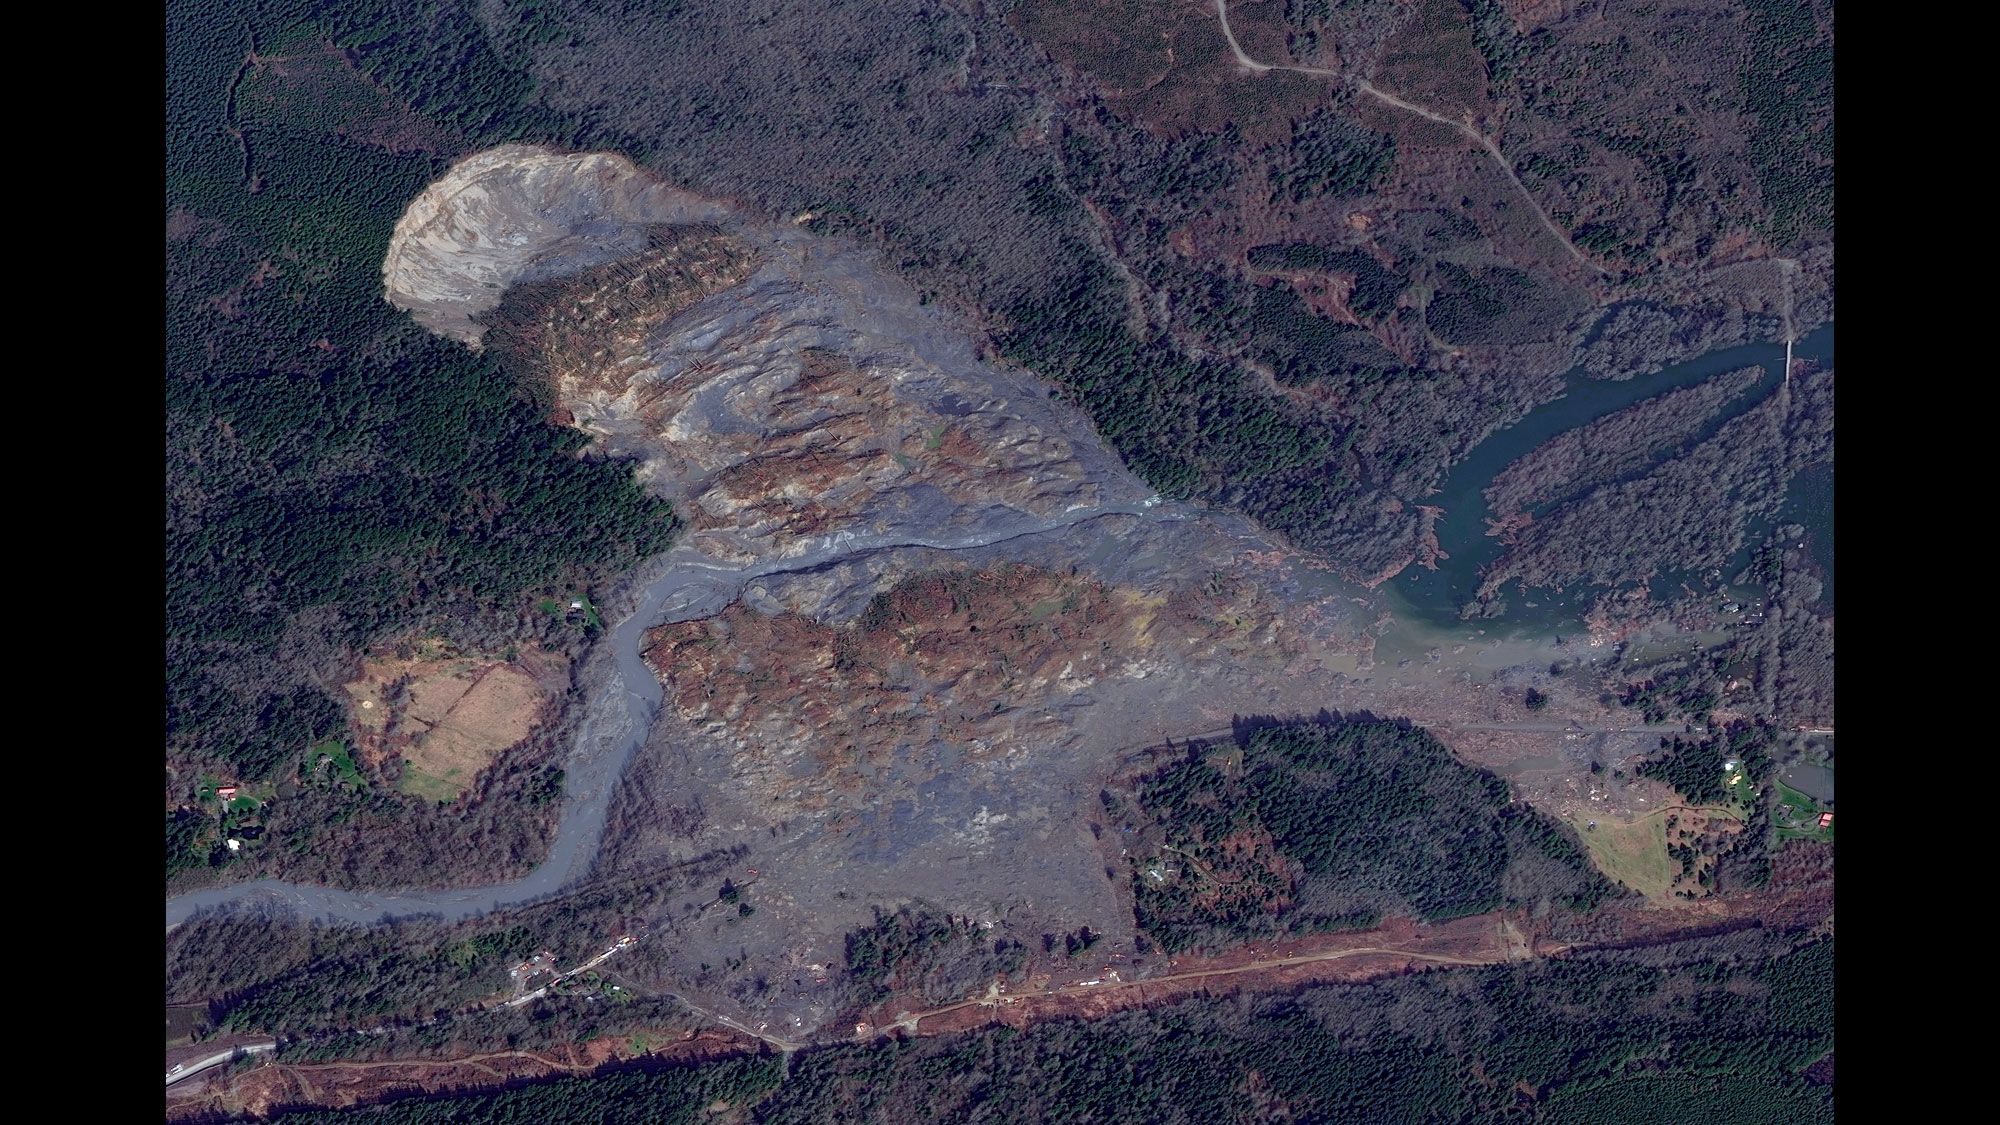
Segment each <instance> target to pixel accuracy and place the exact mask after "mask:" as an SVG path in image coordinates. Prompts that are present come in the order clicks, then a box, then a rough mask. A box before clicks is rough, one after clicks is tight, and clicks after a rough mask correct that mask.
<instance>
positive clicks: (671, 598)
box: [167, 497, 1196, 929]
mask: <svg viewBox="0 0 2000 1125" xmlns="http://www.w3.org/2000/svg"><path fill="white" fill-rule="evenodd" d="M1194 514H1196V513H1195V512H1194V510H1192V509H1190V508H1187V507H1184V506H1182V505H1178V504H1168V503H1163V502H1161V501H1160V499H1159V498H1158V497H1151V498H1148V499H1146V500H1143V501H1139V502H1136V503H1127V504H1106V505H1102V506H1099V507H1094V508H1089V509H1082V510H1078V511H1072V512H1067V513H1064V514H1062V515H1060V516H1057V517H1054V518H1041V517H1033V516H1029V517H1025V518H1021V519H1015V520H1009V521H1007V522H1005V523H1003V524H1001V525H999V526H997V527H990V528H987V529H984V530H983V531H981V532H977V533H966V534H963V535H960V536H955V537H944V538H940V537H926V536H922V535H903V536H893V537H892V536H872V537H863V536H856V535H854V533H852V532H845V531H843V532H836V533H834V534H833V535H830V536H827V537H825V538H824V539H822V540H820V541H819V542H817V543H816V544H815V545H814V547H813V549H811V550H808V551H806V552H804V553H802V554H799V555H795V556H790V557H786V558H783V559H778V560H773V561H768V562H765V563H762V564H759V565H756V566H751V567H743V568H735V567H728V566H723V565H719V564H717V563H714V562H711V561H709V560H707V559H704V558H701V557H699V556H697V555H695V554H694V553H693V552H692V551H690V550H688V549H686V548H685V547H676V548H675V549H673V550H671V551H668V552H667V554H666V555H665V556H663V557H662V558H661V559H659V560H656V562H655V563H654V564H652V565H653V566H654V567H655V568H657V569H658V570H659V573H658V575H657V576H656V577H653V578H651V579H650V580H646V579H643V578H642V579H641V581H642V583H643V585H641V586H640V588H639V592H638V594H637V596H636V597H633V596H632V595H629V594H628V595H626V597H625V598H624V599H622V600H623V601H624V602H626V603H627V604H629V605H630V608H629V609H627V610H626V611H625V612H624V616H623V617H622V618H621V619H620V620H619V622H618V624H617V625H616V626H614V627H613V628H612V630H611V632H610V634H609V635H608V637H607V638H606V640H605V642H604V643H601V644H599V645H597V646H595V647H594V648H593V650H592V652H591V654H590V656H589V657H588V658H587V659H586V665H585V668H584V672H583V675H582V682H584V683H587V684H594V685H597V686H596V688H595V689H594V690H593V691H592V693H591V694H590V696H589V697H588V702H587V704H586V710H585V712H584V717H583V722H582V725H581V727H580V729H579V733H578V735H577V745H576V749H575V750H574V751H572V752H571V754H570V757H569V759H568V760H567V761H565V762H564V763H563V767H564V780H563V815H562V821H561V823H560V824H559V825H558V826H557V829H556V837H555V842H554V843H553V844H552V845H551V846H550V848H549V857H548V859H546V860H544V861H543V862H542V864H541V866H539V867H537V868H535V869H534V870H533V871H531V872H529V873H528V874H527V875H525V876H523V877H522V878H520V879H517V880H515V881H513V882H511V883H497V884H490V885H487V886H480V887H466V888H460V889H456V890H436V891H422V890H409V891H393V892H392V891H345V890H339V889H336V888H332V887H316V886H308V885H302V884H297V883H287V882H282V881H279V880H275V879H259V880H256V881H254V882H248V883H233V884H230V885H228V886H224V887H214V888H210V889H208V890H202V891H193V892H190V893H188V894H183V895H177V896H175V897H173V898H169V899H168V900H167V928H169V929H172V928H173V927H174V926H177V925H179V924H180V923H182V922H184V921H186V920H187V918H188V917H189V916H190V915H191V914H193V913H194V912H195V911H197V910H200V909H203V908H205V907H212V906H224V905H228V904H232V903H252V904H265V905H271V906H277V907H288V908H291V909H293V910H296V911H297V912H299V913H300V914H302V915H304V916H305V917H309V918H322V919H328V920H333V921H340V922H356V923H373V922H380V921H384V920H386V919H389V918H395V917H404V916H408V915H413V914H436V915H442V916H444V917H445V918H447V919H454V920H455V919H460V918H468V917H472V916H474V915H478V914H483V913H486V912H487V911H490V910H494V909H497V908H499V907H502V906H511V905H514V904H517V903H522V902H527V901H530V900H533V899H538V898H542V897H544V896H547V895H551V894H554V893H555V892H556V891H558V890H561V889H562V888H563V887H565V886H567V885H569V884H570V883H572V882H574V881H576V880H578V879H580V878H582V877H583V876H584V875H585V874H587V873H588V872H589V870H590V865H591V863H592V861H594V860H595V859H596V857H597V850H598V843H599V842H600V841H601V840H602V839H603V836H604V822H605V817H606V815H607V813H608V812H609V809H610V804H611V795H612V793H613V792H614V791H615V789H616V788H617V784H618V779H619V778H620V777H622V776H623V775H624V773H625V766H626V763H627V762H629V761H630V760H631V757H632V755H633V753H634V752H635V751H637V750H638V749H639V747H640V746H641V745H643V744H644V743H645V741H646V735H647V732H648V731H649V730H650V729H651V727H652V723H653V719H654V716H655V715H656V714H657V713H658V711H659V707H660V703H661V698H662V696H661V690H660V681H659V679H658V677H657V676H655V675H654V674H653V671H652V669H651V668H648V667H647V666H646V662H645V661H644V660H643V659H641V657H640V651H641V649H642V648H643V647H644V644H645V636H646V632H647V631H648V630H649V629H652V628H653V627H655V626H657V625H662V624H668V623H671V622H675V621H686V620H689V619H691V618H696V617H706V616H708V615H710V614H714V613H717V612H720V611H721V610H722V609H723V608H724V607H725V606H727V605H728V604H729V603H730V602H732V601H734V600H735V599H736V598H737V597H738V596H739V595H740V594H741V593H742V591H743V588H744V587H745V586H747V585H749V584H750V583H751V582H753V581H755V580H757V579H759V578H764V577H768V576H770V575H775V574H784V573H791V572H796V571H805V570H811V569H813V568H815V567H819V566H823V565H825V564H826V563H828V562H830V561H833V560H835V559H844V558H853V557H856V556H860V555H866V554H870V553H874V552H877V551H889V550H897V549H902V548H909V547H926V548H930V549H933V550H941V551H963V550H971V549H974V548H979V547H990V546H993V545H995V544H998V543H1004V542H1007V541H1008V540H1011V539H1020V538H1025V537H1027V536H1030V535H1040V534H1045V533H1048V532H1053V531H1059V530H1061V529H1063V528H1067V527H1071V526H1073V525H1075V524H1079V523H1084V522H1087V521H1089V520H1095V519H1102V518H1104V517H1106V516H1114V515H1133V516H1141V517H1144V518H1147V519H1155V520H1163V521H1171V520H1180V519H1186V518H1188V517H1190V516H1192V515H1194Z"/></svg>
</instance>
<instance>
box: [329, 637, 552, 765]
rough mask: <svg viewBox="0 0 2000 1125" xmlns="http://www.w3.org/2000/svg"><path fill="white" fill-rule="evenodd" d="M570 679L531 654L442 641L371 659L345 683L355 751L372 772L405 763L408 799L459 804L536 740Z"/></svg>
mask: <svg viewBox="0 0 2000 1125" xmlns="http://www.w3.org/2000/svg"><path fill="white" fill-rule="evenodd" d="M567 671H568V668H567V665H566V663H565V662H564V661H563V660H562V658H561V657H559V656H557V655H555V654H553V653H548V652H544V651H542V650H540V649H538V648H536V647H534V646H528V647H527V648H525V649H523V650H522V651H521V655H520V657H519V658H518V659H517V660H516V661H514V662H509V661H505V660H502V659H500V658H498V657H495V656H487V655H481V654H477V653H473V654H462V655H461V654H454V653H452V652H451V651H450V648H449V646H447V645H445V644H443V643H442V642H438V641H425V642H419V643H418V644H416V645H413V646H411V647H409V648H407V649H405V650H404V652H403V653H395V652H391V653H387V654H378V655H375V656H372V657H369V658H367V659H366V660H364V662H363V663H362V666H361V677H360V678H359V679H357V680H355V681H354V682H352V683H349V684H348V685H346V689H347V694H348V697H349V707H348V716H349V719H350V720H351V721H352V723H353V727H354V730H355V732H356V734H357V736H358V737H357V738H356V740H355V749H356V752H357V754H358V755H359V757H360V759H361V760H362V762H364V763H365V764H367V765H369V766H370V767H373V768H380V767H381V765H382V764H383V763H384V762H386V761H387V760H389V759H390V758H401V759H402V760H403V763H404V768H403V777H402V787H403V789H404V790H405V791H406V792H412V793H416V794H417V795H419V796H425V797H431V798H434V799H439V800H444V799H449V798H455V797H458V796H460V795H462V794H463V793H464V792H465V791H466V790H468V789H470V788H471V787H472V785H473V783H474V781H476V780H477V778H478V777H479V774H480V773H481V771H483V770H485V769H486V767H487V766H489V765H491V764H492V763H493V761H494V759H495V758H497V757H499V756H500V755H501V754H503V753H505V752H506V751H507V750H509V749H510V748H512V747H514V746H516V745H519V744H520V743H521V742H522V741H523V740H524V739H526V738H527V737H528V736H529V735H530V734H532V733H533V732H534V730H535V728H536V727H537V726H538V725H540V723H541V722H542V720H543V718H544V716H545V712H546V708H547V705H548V702H549V700H550V699H551V698H552V697H553V696H555V695H556V694H557V693H559V692H560V691H561V690H562V687H563V686H564V681H565V680H566V677H567Z"/></svg>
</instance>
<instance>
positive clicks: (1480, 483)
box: [1387, 324, 1833, 636]
mask: <svg viewBox="0 0 2000 1125" xmlns="http://www.w3.org/2000/svg"><path fill="white" fill-rule="evenodd" d="M1793 358H1794V359H1802V360H1812V361H1814V362H1817V363H1819V364H1821V365H1825V366H1830V365H1831V364H1832V363H1833V325H1831V324H1828V325H1826V326H1824V327H1822V328H1819V329H1817V330H1815V331H1813V332H1811V333H1809V334H1808V335H1806V336H1805V337H1804V338H1802V339H1801V340H1799V341H1798V342H1797V343H1796V344H1795V345H1794V346H1793ZM1751 364H1756V365H1758V366H1761V367H1763V368H1764V371H1765V375H1764V379H1763V380H1762V381H1761V382H1760V383H1758V385H1757V386H1756V387H1755V388H1753V389H1752V390H1751V391H1749V392H1748V393H1746V394H1744V395H1742V396H1741V397H1739V398H1737V399H1735V400H1734V401H1732V402H1730V403H1729V404H1728V405H1726V406H1725V407H1724V408H1723V411H1724V415H1723V417H1734V416H1735V415H1736V414H1738V413H1741V412H1743V411H1744V410H1747V409H1749V408H1750V407H1751V406H1753V405H1755V404H1756V403H1757V402H1758V401H1760V400H1762V399H1763V398H1764V397H1765V396H1766V395H1767V394H1768V393H1769V392H1770V391H1771V390H1772V389H1773V388H1774V387H1775V386H1776V385H1777V382H1778V380H1779V379H1781V378H1783V376H1784V370H1783V369H1784V366H1785V347H1784V345H1783V344H1745V345H1742V346H1739V347H1734V348H1724V349H1722V350H1720V351H1714V352H1709V353H1708V354H1706V355H1703V356H1700V357H1699V358H1696V359H1692V360H1689V361H1687V362H1686V363H1681V364H1676V365H1675V366H1673V367H1669V368H1666V369H1665V370H1662V371H1659V372H1656V373H1654V374H1652V375H1640V376H1636V377H1634V378H1631V379H1626V380H1624V381H1622V382H1613V381H1611V380H1607V379H1595V378H1591V377H1590V376H1588V375H1587V374H1585V373H1584V372H1583V370H1582V369H1581V368H1579V369H1578V370H1576V371H1573V372H1571V373H1570V374H1569V376H1568V381H1569V382H1568V387H1567V389H1566V390H1565V391H1564V393H1563V395H1562V397H1560V398H1558V399H1556V400H1555V401H1553V402H1550V403H1547V404H1545V405H1543V406H1541V407H1539V408H1537V409H1535V410H1533V411H1531V412H1529V414H1528V416H1527V417H1526V418H1523V419H1522V420H1521V421H1519V422H1517V423H1515V424H1514V425H1512V426H1509V427H1507V428H1506V429H1503V430H1499V431H1497V432H1496V433H1494V434H1493V435H1492V436H1491V437H1489V438H1487V439H1486V440H1485V441H1483V442H1481V443H1479V444H1478V445H1477V446H1475V447H1473V450H1472V453H1471V455H1470V456H1468V457H1467V458H1466V459H1465V460H1463V461H1461V462H1459V463H1458V464H1457V465H1456V466H1454V467H1453V468H1452V470H1451V472H1450V473H1449V474H1448V475H1447V476H1446V477H1445V482H1444V485H1443V486H1442V488H1441V489H1440V490H1439V492H1438V494H1437V495H1436V496H1434V497H1431V498H1430V499H1429V500H1428V503H1432V504H1436V505H1437V506H1439V507H1441V508H1443V509H1444V515H1443V516H1442V517H1441V518H1440V519H1439V520H1438V521H1437V536H1438V545H1439V546H1440V547H1441V548H1442V549H1443V550H1444V552H1445V553H1446V554H1448V555H1449V556H1450V558H1448V559H1446V560H1443V561H1441V562H1440V563H1439V564H1438V569H1437V570H1435V571H1431V570H1426V569H1424V568H1422V567H1415V566H1413V567H1410V568H1409V569H1407V570H1405V571H1404V572H1403V573H1402V574H1400V575H1398V576H1397V577H1396V579H1395V580H1394V581H1392V582H1390V583H1388V584H1387V585H1388V588H1389V591H1390V600H1391V603H1392V606H1393V608H1394V609H1395V611H1396V613H1397V616H1398V617H1407V618H1414V619H1416V620H1418V621H1420V622H1422V623H1423V624H1425V625H1427V626H1430V627H1432V628H1434V629H1441V630H1447V631H1457V632H1462V631H1463V625H1462V622H1461V619H1460V617H1459V611H1460V609H1461V608H1462V607H1463V606H1464V605H1465V604H1466V603H1467V602H1469V601H1471V600H1472V598H1473V595H1474V594H1475V593H1476V592H1477V591H1478V589H1479V582H1480V573H1481V572H1482V571H1483V570H1485V569H1486V567H1487V566H1489V565H1491V563H1492V562H1493V560H1494V559H1496V558H1497V557H1498V556H1499V554H1500V547H1501V543H1500V540H1499V538H1498V537H1496V536H1490V535H1487V534H1486V527H1487V524H1486V519H1487V516H1488V511H1487V506H1486V497H1485V496H1484V493H1485V490H1486V487H1487V485H1489V484H1491V483H1492V481H1493V478H1494V476H1495V475H1496V474H1498V473H1499V472H1500V471H1501V470H1502V469H1505V468H1506V467H1507V466H1508V465H1510V464H1512V463H1513V462H1514V461H1515V460H1517V459H1519V458H1520V457H1521V456H1522V455H1524V454H1526V453H1528V452H1529V451H1530V450H1533V449H1534V448H1535V447H1537V446H1539V445H1541V444H1542V443H1543V442H1546V441H1548V440H1549V439H1550V438H1552V437H1555V436H1556V435H1557V434H1560V433H1562V432H1563V431H1565V430H1571V429H1575V428H1576V427H1578V426H1581V425H1584V424H1585V423H1588V422H1592V421H1595V420H1596V419H1598V418H1602V417H1604V416H1605V415H1607V414H1610V413H1613V412H1615V411H1618V410H1622V409H1624V408H1625V407H1628V406H1631V405H1632V404H1633V403H1636V402H1642V401H1644V400H1646V399H1649V398H1653V397H1655V396H1657V395H1661V394H1664V393H1666V392H1667V391H1670V390H1674V389H1675V388H1678V387H1686V386H1691V385H1693V384H1695V383H1699V382H1701V381H1702V380H1704V379H1709V378H1712V377H1714V376H1716V375H1720V374H1723V373H1725V372H1729V371H1736V370H1740V369H1741V368H1744V367H1748V366H1750V365H1751ZM1720 421H1721V418H1718V419H1716V420H1715V421H1714V422H1712V423H1711V426H1710V430H1711V432H1712V429H1713V427H1714V426H1715V425H1719V424H1720ZM1809 478H1810V479H1809ZM1832 499H1833V472H1832V467H1831V466H1822V467H1820V468H1819V469H1815V470H1810V471H1808V472H1807V473H1804V474H1801V475H1800V477H1799V478H1798V479H1797V480H1795V481H1794V483H1793V487H1792V490H1791V492H1790V493H1788V500H1787V503H1786V507H1785V511H1784V513H1782V514H1781V515H1780V516H1779V520H1780V521H1781V522H1782V521H1788V520H1789V521H1796V522H1798V523H1802V524H1804V525H1805V526H1806V528H1807V530H1808V532H1809V533H1810V534H1811V536H1812V539H1813V542H1814V544H1815V547H1816V550H1815V554H1814V557H1815V559H1816V560H1818V561H1819V564H1820V566H1821V568H1822V569H1824V570H1825V571H1826V574H1827V595H1826V597H1827V601H1828V603H1829V604H1831V601H1832V586H1833V583H1832V575H1833V566H1832V554H1833V503H1832ZM1760 535H1761V529H1760V528H1753V529H1752V530H1751V539H1752V541H1753V545H1754V541H1755V539H1756V538H1758V537H1759V536H1760ZM1745 554H1746V558H1745V559H1744V560H1743V561H1747V551H1746V552H1745ZM1598 592H1599V591H1597V590H1596V589H1594V588H1584V589H1577V590H1570V591H1568V592H1567V593H1557V592H1556V591H1553V590H1533V589H1531V590H1529V591H1528V593H1527V594H1526V595H1522V594H1518V593H1511V594H1510V595H1509V596H1508V598H1507V612H1506V614H1505V615H1504V616H1501V617H1498V618H1493V619H1489V620H1482V621H1480V622H1479V625H1480V627H1481V628H1483V629H1485V630H1486V631H1487V633H1488V635H1489V636H1525V635H1534V636H1545V635H1549V634H1554V633H1581V632H1584V631H1585V627H1584V624H1583V616H1584V614H1586V613H1588V612H1589V610H1590V607H1591V604H1592V602H1593V601H1594V600H1595V598H1596V596H1597V594H1598Z"/></svg>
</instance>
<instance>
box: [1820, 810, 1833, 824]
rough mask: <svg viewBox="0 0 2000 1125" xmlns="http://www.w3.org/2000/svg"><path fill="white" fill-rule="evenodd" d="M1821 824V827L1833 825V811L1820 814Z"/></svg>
mask: <svg viewBox="0 0 2000 1125" xmlns="http://www.w3.org/2000/svg"><path fill="white" fill-rule="evenodd" d="M1819 826H1820V827H1821V828H1832V827H1833V814H1832V813H1830V812H1823V813H1821V814H1819Z"/></svg>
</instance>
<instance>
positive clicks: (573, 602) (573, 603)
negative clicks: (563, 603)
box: [569, 598, 583, 609]
mask: <svg viewBox="0 0 2000 1125" xmlns="http://www.w3.org/2000/svg"><path fill="white" fill-rule="evenodd" d="M569 607H570V608H571V609H582V608H583V599H582V598H571V599H570V600H569Z"/></svg>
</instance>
